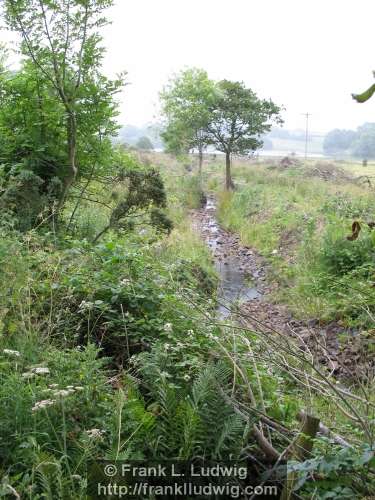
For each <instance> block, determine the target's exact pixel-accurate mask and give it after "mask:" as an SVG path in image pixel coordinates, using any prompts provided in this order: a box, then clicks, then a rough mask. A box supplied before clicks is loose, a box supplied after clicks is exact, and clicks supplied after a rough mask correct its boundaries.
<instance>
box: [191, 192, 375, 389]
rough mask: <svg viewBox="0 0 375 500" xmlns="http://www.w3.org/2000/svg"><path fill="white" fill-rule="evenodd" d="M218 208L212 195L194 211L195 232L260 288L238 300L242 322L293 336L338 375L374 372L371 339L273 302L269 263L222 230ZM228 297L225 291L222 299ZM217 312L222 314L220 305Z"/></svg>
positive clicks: (216, 256)
mask: <svg viewBox="0 0 375 500" xmlns="http://www.w3.org/2000/svg"><path fill="white" fill-rule="evenodd" d="M215 212H216V209H215V200H214V199H213V198H212V197H209V198H208V200H207V204H206V205H205V206H204V207H202V208H201V209H199V210H194V211H192V214H191V215H192V220H193V224H194V226H195V228H196V230H197V231H198V232H199V233H200V235H201V237H202V238H203V239H204V240H205V241H206V242H207V244H208V246H209V247H210V249H211V251H212V255H213V261H214V263H215V265H216V267H217V268H218V266H219V269H222V268H223V266H226V265H227V266H233V265H236V266H237V275H236V277H235V279H236V280H237V281H240V280H239V277H238V274H239V275H240V276H241V275H242V282H241V283H243V282H244V281H245V280H247V281H249V280H250V282H251V286H252V287H253V288H252V290H255V291H256V292H257V293H253V294H252V298H251V299H250V300H249V299H248V297H249V295H248V294H247V293H244V294H243V296H242V300H241V303H240V305H239V306H238V302H237V301H236V304H237V307H239V309H238V308H237V311H238V310H239V315H238V318H239V319H238V321H240V322H241V323H242V324H244V325H245V326H246V327H247V328H251V329H253V330H254V331H262V332H263V333H267V332H269V333H271V332H275V331H277V332H279V333H282V334H285V335H288V336H290V337H294V338H295V341H296V343H297V345H298V346H299V348H300V349H301V350H306V349H309V351H310V352H312V353H313V355H314V358H315V362H318V363H319V364H320V365H322V366H325V367H326V368H327V370H328V371H329V372H330V373H331V374H332V375H334V376H335V377H338V378H340V379H349V380H351V381H353V380H355V379H356V380H358V379H362V380H363V379H364V378H367V376H369V375H373V374H374V373H375V360H374V355H373V354H371V349H367V346H366V343H368V342H373V341H372V340H371V339H370V341H369V339H363V338H362V336H361V334H360V332H358V331H356V330H354V329H348V328H344V327H343V326H341V325H340V324H339V323H338V322H335V321H333V322H329V323H324V322H322V321H321V320H319V319H316V318H310V319H306V320H300V319H296V318H294V317H293V316H292V314H291V313H290V311H288V309H287V307H286V306H285V305H282V304H277V303H275V302H274V298H273V297H274V293H273V292H274V291H275V290H276V289H277V287H278V283H276V282H275V281H273V280H272V278H271V272H270V267H269V265H268V264H267V262H266V261H265V259H264V258H262V257H261V256H260V255H259V253H257V252H256V250H255V249H253V248H250V247H247V246H244V245H242V244H241V241H240V237H239V236H238V235H237V234H234V233H231V232H229V231H227V230H225V229H223V228H222V227H221V226H220V225H219V224H218V222H217V220H216V214H215ZM241 283H240V284H241ZM232 285H233V284H232ZM234 286H236V283H234ZM239 293H241V291H240V289H239ZM224 298H225V297H224V295H223V296H222V297H221V299H222V300H224ZM240 298H241V297H240ZM219 300H220V294H219ZM230 306H231V304H230V303H227V304H226V305H225V306H224V307H225V309H226V310H227V311H229V309H230ZM218 310H219V315H221V314H220V311H221V312H222V310H223V304H222V303H221V305H220V307H219V308H218ZM221 316H222V315H221ZM227 316H228V314H226V315H225V317H227ZM222 317H223V316H222ZM233 317H235V316H233Z"/></svg>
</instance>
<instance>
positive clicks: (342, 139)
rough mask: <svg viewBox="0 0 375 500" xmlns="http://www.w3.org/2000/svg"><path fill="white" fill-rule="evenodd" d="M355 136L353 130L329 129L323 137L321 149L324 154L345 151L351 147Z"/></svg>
mask: <svg viewBox="0 0 375 500" xmlns="http://www.w3.org/2000/svg"><path fill="white" fill-rule="evenodd" d="M356 136H357V134H356V132H355V131H354V130H340V129H334V130H331V131H330V132H328V134H327V135H326V136H325V138H324V143H323V151H324V153H326V154H334V153H344V152H347V151H349V150H350V149H351V147H352V145H353V142H354V140H355V138H356Z"/></svg>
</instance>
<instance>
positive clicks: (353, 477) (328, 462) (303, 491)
mask: <svg viewBox="0 0 375 500" xmlns="http://www.w3.org/2000/svg"><path fill="white" fill-rule="evenodd" d="M320 441H321V442H320V443H319V442H318V444H322V445H325V446H326V447H328V444H329V443H328V442H327V441H324V440H323V439H321V440H320ZM374 466H375V457H374V450H373V449H371V448H370V447H369V446H362V447H361V449H360V450H357V449H353V448H337V449H336V450H335V452H334V453H333V452H332V451H330V452H329V453H326V454H324V455H320V454H319V455H318V456H316V457H314V458H312V459H310V460H306V461H305V462H302V463H295V462H289V463H288V470H290V471H297V472H298V481H297V483H296V485H295V490H296V491H298V494H299V495H301V497H302V498H311V495H314V498H317V499H319V500H324V499H328V498H344V499H348V500H351V499H353V498H358V499H359V498H365V497H366V496H368V495H371V494H372V493H373V491H374V488H375V478H374V475H373V473H372V472H371V471H373V468H374Z"/></svg>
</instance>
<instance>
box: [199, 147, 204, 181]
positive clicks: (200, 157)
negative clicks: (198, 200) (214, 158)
mask: <svg viewBox="0 0 375 500" xmlns="http://www.w3.org/2000/svg"><path fill="white" fill-rule="evenodd" d="M198 158H199V163H198V173H199V177H200V178H201V177H202V165H203V151H202V149H199V155H198Z"/></svg>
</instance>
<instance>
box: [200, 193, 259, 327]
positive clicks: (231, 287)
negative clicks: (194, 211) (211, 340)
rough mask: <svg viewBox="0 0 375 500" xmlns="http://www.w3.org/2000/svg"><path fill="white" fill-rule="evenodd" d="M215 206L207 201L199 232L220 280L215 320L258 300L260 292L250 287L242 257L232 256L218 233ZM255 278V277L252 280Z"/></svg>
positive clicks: (230, 243) (228, 244) (226, 241)
mask: <svg viewBox="0 0 375 500" xmlns="http://www.w3.org/2000/svg"><path fill="white" fill-rule="evenodd" d="M215 213H216V205H215V201H214V199H213V198H208V199H207V202H206V205H205V207H204V208H203V221H202V230H203V234H204V235H205V239H206V241H207V244H208V246H209V247H210V249H211V251H212V253H213V256H214V262H215V268H216V270H217V273H218V275H219V278H220V283H219V289H218V304H219V305H218V316H219V317H221V318H225V317H227V316H229V315H230V310H231V306H233V305H235V304H238V303H242V302H247V301H249V300H253V299H258V298H260V297H261V293H260V291H259V290H258V289H257V288H256V287H254V286H251V285H249V281H250V280H251V278H252V276H251V275H249V271H248V270H247V269H246V268H245V266H244V262H243V256H241V255H238V253H237V252H233V251H232V249H233V241H231V238H230V237H229V238H228V235H226V234H224V233H223V231H222V230H221V229H220V226H219V224H218V222H217V220H216V215H215ZM253 277H255V276H253Z"/></svg>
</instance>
